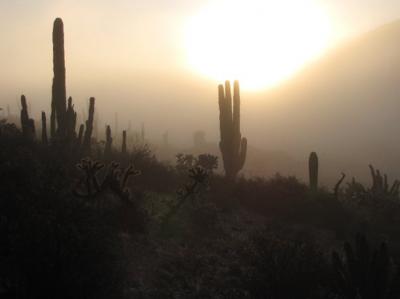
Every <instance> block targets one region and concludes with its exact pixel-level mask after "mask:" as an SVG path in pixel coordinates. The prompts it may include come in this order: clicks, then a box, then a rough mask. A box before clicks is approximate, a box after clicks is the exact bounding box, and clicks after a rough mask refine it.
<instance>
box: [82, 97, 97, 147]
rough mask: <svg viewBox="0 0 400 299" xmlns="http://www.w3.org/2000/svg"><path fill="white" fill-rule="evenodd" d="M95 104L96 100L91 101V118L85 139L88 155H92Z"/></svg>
mask: <svg viewBox="0 0 400 299" xmlns="http://www.w3.org/2000/svg"><path fill="white" fill-rule="evenodd" d="M94 103H95V98H90V100H89V116H88V119H87V121H86V130H85V136H84V138H83V148H84V151H85V152H86V153H87V154H90V149H91V148H90V147H91V142H92V131H93V120H94Z"/></svg>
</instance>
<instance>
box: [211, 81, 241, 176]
mask: <svg viewBox="0 0 400 299" xmlns="http://www.w3.org/2000/svg"><path fill="white" fill-rule="evenodd" d="M218 92H219V112H220V114H219V122H220V134H221V141H220V143H219V147H220V150H221V153H222V160H223V164H224V169H225V175H226V177H227V178H229V179H235V178H236V176H237V174H238V172H239V171H240V170H241V169H242V168H243V166H244V163H245V161H246V153H247V139H246V138H242V136H241V133H240V90H239V82H238V81H235V82H234V91H233V105H232V94H231V86H230V82H229V81H226V82H225V90H224V86H223V85H222V84H221V85H219V86H218Z"/></svg>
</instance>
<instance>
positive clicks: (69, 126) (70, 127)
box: [64, 97, 76, 142]
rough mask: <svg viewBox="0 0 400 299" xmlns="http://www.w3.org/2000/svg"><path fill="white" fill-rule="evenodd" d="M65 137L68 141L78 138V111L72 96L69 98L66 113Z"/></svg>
mask: <svg viewBox="0 0 400 299" xmlns="http://www.w3.org/2000/svg"><path fill="white" fill-rule="evenodd" d="M64 125H65V137H66V139H67V141H69V142H72V141H74V140H75V139H76V131H75V128H76V112H75V110H74V105H73V104H72V98H71V97H69V98H68V106H67V112H66V114H65V124H64Z"/></svg>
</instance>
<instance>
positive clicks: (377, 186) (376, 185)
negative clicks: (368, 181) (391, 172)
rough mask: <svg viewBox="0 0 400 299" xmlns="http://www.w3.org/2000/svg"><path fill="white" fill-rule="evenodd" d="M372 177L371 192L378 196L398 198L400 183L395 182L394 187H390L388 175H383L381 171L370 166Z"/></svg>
mask: <svg viewBox="0 0 400 299" xmlns="http://www.w3.org/2000/svg"><path fill="white" fill-rule="evenodd" d="M369 169H370V171H371V177H372V187H371V192H372V193H373V194H376V195H387V196H394V197H397V196H398V195H399V189H400V181H398V180H395V181H394V182H393V184H392V186H389V182H388V177H387V175H386V174H384V175H382V174H381V173H380V171H379V170H378V169H377V170H375V168H374V167H373V166H372V165H369Z"/></svg>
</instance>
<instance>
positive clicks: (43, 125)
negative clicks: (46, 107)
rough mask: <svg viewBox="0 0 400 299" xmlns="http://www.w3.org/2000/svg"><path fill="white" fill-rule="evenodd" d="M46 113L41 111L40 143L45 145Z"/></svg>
mask: <svg viewBox="0 0 400 299" xmlns="http://www.w3.org/2000/svg"><path fill="white" fill-rule="evenodd" d="M47 142H48V141H47V123H46V112H44V111H42V143H43V144H47Z"/></svg>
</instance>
